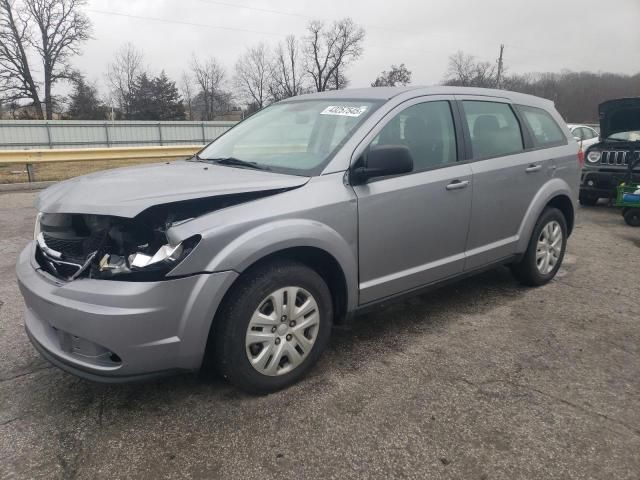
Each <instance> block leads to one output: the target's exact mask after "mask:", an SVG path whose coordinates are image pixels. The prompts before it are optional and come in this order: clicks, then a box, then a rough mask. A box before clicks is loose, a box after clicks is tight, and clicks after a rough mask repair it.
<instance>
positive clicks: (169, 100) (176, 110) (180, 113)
mask: <svg viewBox="0 0 640 480" xmlns="http://www.w3.org/2000/svg"><path fill="white" fill-rule="evenodd" d="M153 87H154V91H155V98H156V104H157V112H158V120H184V118H185V112H184V105H183V103H182V98H180V93H179V92H178V87H176V82H174V81H173V80H170V79H169V77H167V75H166V74H165V73H164V70H163V71H162V72H160V76H158V77H156V78H154V79H153Z"/></svg>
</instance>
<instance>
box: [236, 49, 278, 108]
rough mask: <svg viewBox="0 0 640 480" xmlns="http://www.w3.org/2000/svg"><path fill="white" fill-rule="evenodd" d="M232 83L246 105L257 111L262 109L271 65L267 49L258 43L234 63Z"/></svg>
mask: <svg viewBox="0 0 640 480" xmlns="http://www.w3.org/2000/svg"><path fill="white" fill-rule="evenodd" d="M235 70H236V72H235V78H234V83H235V85H236V87H237V88H238V91H239V92H240V94H241V96H242V97H243V98H244V100H245V101H247V103H252V104H253V105H254V106H255V108H256V109H257V110H259V109H261V108H263V107H264V105H265V102H266V100H267V96H268V85H269V79H270V77H271V65H270V62H269V58H268V51H267V47H266V45H265V44H264V43H260V44H258V45H256V46H255V47H251V48H249V49H248V50H247V51H246V52H245V53H244V55H242V56H241V57H240V58H239V59H238V61H237V62H236V68H235Z"/></svg>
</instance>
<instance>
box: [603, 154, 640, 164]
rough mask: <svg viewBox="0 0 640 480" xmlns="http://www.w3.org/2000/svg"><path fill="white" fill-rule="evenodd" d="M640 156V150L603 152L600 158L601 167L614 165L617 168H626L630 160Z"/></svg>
mask: <svg viewBox="0 0 640 480" xmlns="http://www.w3.org/2000/svg"><path fill="white" fill-rule="evenodd" d="M639 154H640V150H636V151H633V152H630V151H627V150H608V151H604V152H602V157H601V158H600V164H601V165H612V166H617V167H626V166H628V165H629V160H631V159H632V158H636V157H637V155H639Z"/></svg>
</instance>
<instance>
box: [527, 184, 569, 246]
mask: <svg viewBox="0 0 640 480" xmlns="http://www.w3.org/2000/svg"><path fill="white" fill-rule="evenodd" d="M574 197H575V195H574V194H573V191H572V189H571V187H570V186H569V184H568V183H567V182H565V181H564V180H562V179H560V178H554V179H551V180H550V181H548V182H547V183H546V184H545V185H544V186H543V187H542V188H541V189H540V190H539V191H538V193H537V195H536V196H535V197H534V199H533V201H532V202H531V204H530V205H529V208H528V210H527V212H526V213H525V216H524V218H523V220H522V223H521V224H520V229H519V232H518V246H517V253H523V252H524V251H526V249H527V246H528V245H529V239H530V237H531V233H532V232H533V228H534V227H535V224H536V222H537V221H538V218H539V217H540V215H541V214H542V212H543V211H544V209H545V208H547V207H549V206H552V207H554V208H557V209H558V210H560V211H561V212H562V214H563V215H564V217H565V219H566V221H567V233H568V234H571V232H572V231H573V227H574V225H575V200H574Z"/></svg>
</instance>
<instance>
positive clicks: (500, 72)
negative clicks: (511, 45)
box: [496, 43, 504, 88]
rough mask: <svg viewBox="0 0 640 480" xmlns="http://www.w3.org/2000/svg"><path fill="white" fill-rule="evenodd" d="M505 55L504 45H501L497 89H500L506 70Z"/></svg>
mask: <svg viewBox="0 0 640 480" xmlns="http://www.w3.org/2000/svg"><path fill="white" fill-rule="evenodd" d="M503 53H504V43H503V44H501V45H500V56H499V57H498V74H497V75H496V88H500V82H501V81H502V72H503V70H504V64H503V63H502V54H503Z"/></svg>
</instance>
